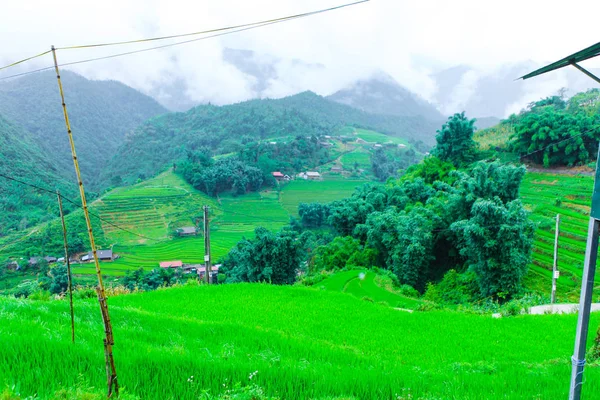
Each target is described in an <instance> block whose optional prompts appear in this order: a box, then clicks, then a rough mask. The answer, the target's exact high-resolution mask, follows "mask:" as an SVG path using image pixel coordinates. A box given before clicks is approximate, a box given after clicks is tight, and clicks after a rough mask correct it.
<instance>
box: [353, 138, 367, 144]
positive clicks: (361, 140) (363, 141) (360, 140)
mask: <svg viewBox="0 0 600 400" xmlns="http://www.w3.org/2000/svg"><path fill="white" fill-rule="evenodd" d="M356 143H358V144H365V143H367V141H366V140H364V139H361V138H358V139H356Z"/></svg>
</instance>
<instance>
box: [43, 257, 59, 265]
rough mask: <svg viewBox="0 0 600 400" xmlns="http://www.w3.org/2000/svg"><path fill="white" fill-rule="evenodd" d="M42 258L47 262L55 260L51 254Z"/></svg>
mask: <svg viewBox="0 0 600 400" xmlns="http://www.w3.org/2000/svg"><path fill="white" fill-rule="evenodd" d="M44 260H46V261H47V262H48V264H52V263H55V262H56V260H57V259H56V257H52V256H46V257H44Z"/></svg>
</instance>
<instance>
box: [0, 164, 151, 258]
mask: <svg viewBox="0 0 600 400" xmlns="http://www.w3.org/2000/svg"><path fill="white" fill-rule="evenodd" d="M0 177H2V178H5V179H8V180H10V181H13V182H17V183H20V184H22V185H25V186H29V187H32V188H34V189H37V190H40V191H43V192H47V193H51V194H52V195H56V192H55V191H53V190H50V189H47V188H44V187H41V186H38V185H34V184H32V183H28V182H25V181H22V180H20V179H17V178H13V177H12V176H8V175H5V174H2V173H0ZM60 197H61V198H62V199H63V200H64V201H66V202H67V203H71V204H73V205H74V206H75V207H77V208H81V209H83V207H82V206H81V205H80V204H79V203H78V202H76V201H75V200H72V199H70V198H68V197H65V196H64V195H63V194H60ZM89 214H90V215H91V216H93V217H95V218H98V219H99V220H100V221H103V222H105V223H107V224H108V225H110V226H112V227H114V228H117V229H119V230H121V231H123V232H127V233H129V234H131V235H134V236H137V237H139V238H142V239H147V240H152V241H155V242H160V241H162V240H161V239H155V238H151V237H148V236H145V235H142V234H139V233H136V232H133V231H131V230H129V229H127V228H123V227H122V226H120V225H117V224H115V223H113V222H111V221H110V220H108V219H106V218H104V217H102V216H100V215H98V214H95V213H92V212H90V213H89ZM5 247H6V246H5Z"/></svg>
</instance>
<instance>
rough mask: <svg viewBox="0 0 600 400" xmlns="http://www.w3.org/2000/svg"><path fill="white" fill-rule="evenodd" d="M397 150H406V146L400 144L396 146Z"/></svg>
mask: <svg viewBox="0 0 600 400" xmlns="http://www.w3.org/2000/svg"><path fill="white" fill-rule="evenodd" d="M398 148H399V149H404V148H406V145H405V144H402V143H400V144H398Z"/></svg>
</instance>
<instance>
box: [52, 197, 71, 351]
mask: <svg viewBox="0 0 600 400" xmlns="http://www.w3.org/2000/svg"><path fill="white" fill-rule="evenodd" d="M56 196H57V197H58V209H59V210H60V220H61V221H62V229H63V242H64V244H65V262H66V263H67V281H68V282H69V284H68V285H69V307H70V310H71V341H72V342H73V343H75V315H74V312H73V278H72V277H71V261H70V260H69V243H68V241H67V225H66V224H65V214H64V212H63V205H62V198H61V197H60V192H59V191H58V190H57V191H56Z"/></svg>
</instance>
